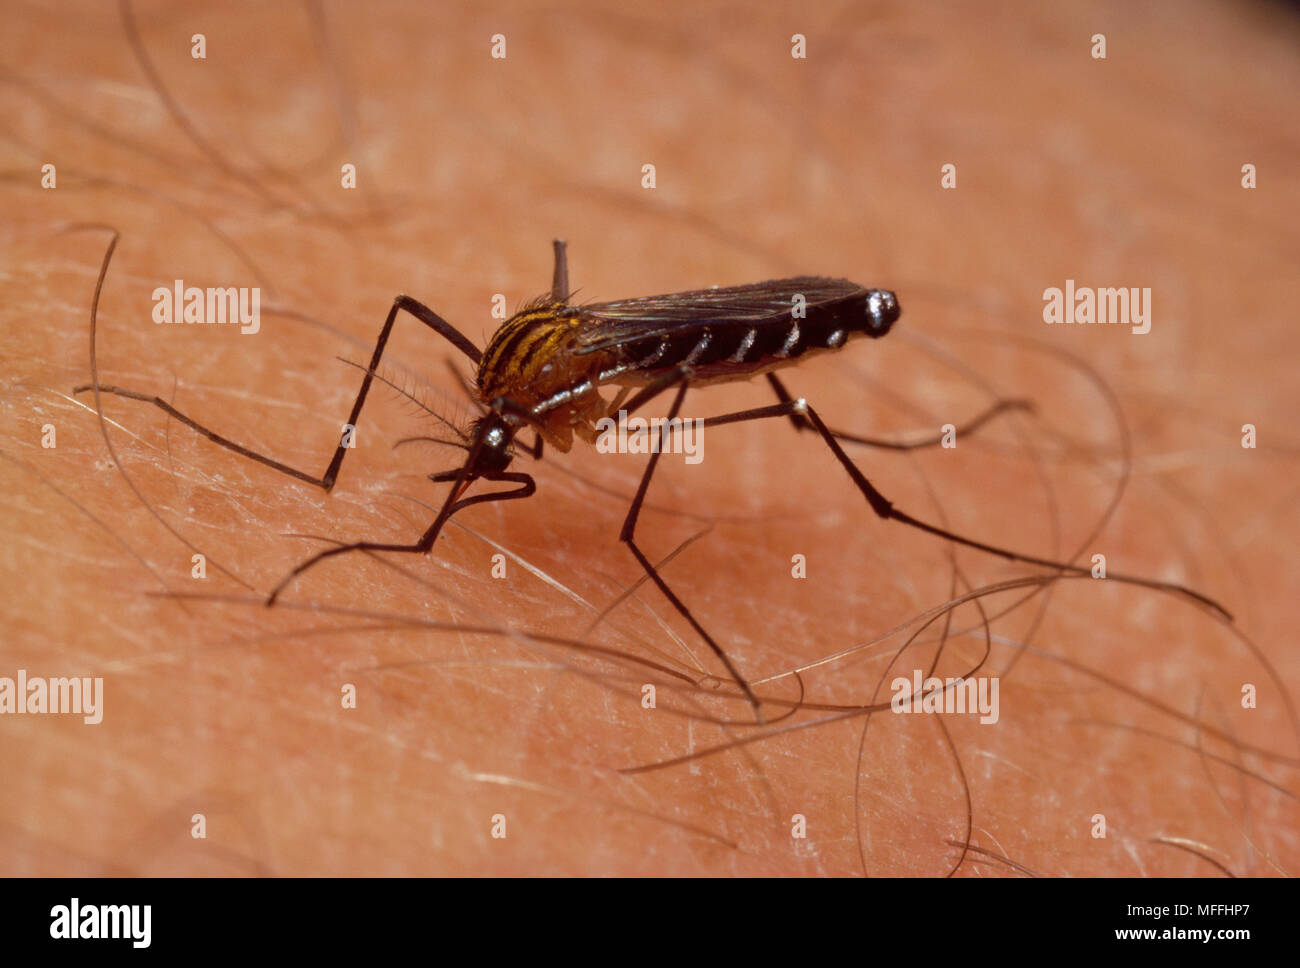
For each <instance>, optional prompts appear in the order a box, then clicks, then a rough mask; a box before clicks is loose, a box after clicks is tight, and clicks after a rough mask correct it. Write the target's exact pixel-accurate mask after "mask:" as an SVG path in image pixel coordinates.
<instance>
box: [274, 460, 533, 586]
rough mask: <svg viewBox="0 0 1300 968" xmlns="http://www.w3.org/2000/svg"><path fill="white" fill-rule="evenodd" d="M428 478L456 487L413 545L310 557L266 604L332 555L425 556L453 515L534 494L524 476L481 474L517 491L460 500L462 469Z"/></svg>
mask: <svg viewBox="0 0 1300 968" xmlns="http://www.w3.org/2000/svg"><path fill="white" fill-rule="evenodd" d="M429 477H430V478H431V479H433V480H435V481H446V480H454V481H456V485H455V486H454V487H452V489H451V493H450V494H448V495H447V500H446V501H445V502H444V503H443V506H442V510H441V511H439V512H438V517H437V518H435V519H434V522H433V524H431V525H429V528H428V530H426V531H425V532H424V534H422V535H421V536H420V540H419V541H417V542H415V543H414V544H385V543H383V542H378V541H354V542H353V543H351V544H345V545H338V546H336V547H333V548H327V549H326V550H324V551H321V552H318V553H317V554H314V555H312V556H311V557H310V558H307V559H306V560H304V561H302V562H300V563H299V564H298V566H297V567H296V568H294V570H293V571H291V572H289V574H287V575H285V576H284V578H283V579H281V581H280V583H279V584H278V585H276V586H275V588H273V589H272V590H271V594H270V595H268V596H267V599H266V604H267V605H274V604H275V600H276V599H277V598H279V597H280V593H281V592H282V591H284V589H285V588H287V587H288V585H289V583H290V582H292V581H293V580H294V579H295V578H297V577H298V576H299V575H301V574H302V573H303V572H305V571H307V570H308V569H310V568H314V567H315V566H316V565H318V564H320V563H321V562H322V561H324V560H325V559H326V558H333V557H334V556H336V555H342V554H347V553H348V552H352V551H400V552H405V553H408V554H426V553H427V552H429V551H431V550H432V549H433V545H434V542H436V541H437V540H438V534H439V532H441V531H442V528H443V525H445V524H446V523H447V522H448V521H449V520H450V519H451V516H452V515H453V514H455V513H456V512H458V511H462V510H464V509H465V508H467V507H470V506H472V505H475V504H483V503H485V502H487V501H513V500H517V499H518V498H524V497H531V496H532V494H533V493H534V492H535V491H536V490H537V484H536V482H535V481H534V480H533V478H532V477H531V476H530V475H528V474H522V473H515V472H510V471H502V472H501V473H497V474H484V475H483V480H486V481H507V482H509V483H512V484H518V485H520V486H519V487H517V488H515V489H514V490H511V491H494V492H492V493H490V494H476V495H475V496H474V497H468V498H463V499H461V498H460V495H461V494H463V493H464V490H465V487H467V486H468V485H469V484H470V483H472V479H471V478H470V477H469V476H468V475H466V473H465V469H464V468H461V469H460V470H456V471H446V472H443V473H442V474H430V475H429Z"/></svg>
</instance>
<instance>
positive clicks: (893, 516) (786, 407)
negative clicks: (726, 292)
mask: <svg viewBox="0 0 1300 968" xmlns="http://www.w3.org/2000/svg"><path fill="white" fill-rule="evenodd" d="M790 416H802V417H805V418H807V420H808V422H809V424H810V425H811V426H812V428H813V429H814V430H816V431H817V433H818V434H820V435H821V438H822V440H824V441H825V442H826V446H827V447H829V448H830V449H831V453H833V454H834V455H835V459H836V460H838V461H839V462H840V464H841V466H843V468H844V469H845V470H846V471H848V474H849V477H851V478H852V479H853V483H854V484H856V485H857V488H858V490H859V491H861V492H862V496H863V497H865V498H866V499H867V503H868V504H870V505H871V509H872V510H873V511H875V512H876V514H877V515H879V516H880V517H882V518H884V519H885V520H892V521H899V522H901V523H903V524H906V525H908V526H909V527H913V528H917V529H919V530H921V531H925V532H926V533H928V534H932V535H935V536H937V537H940V538H944V539H946V540H948V541H952V542H955V543H956V544H960V545H965V546H966V547H968V548H975V549H976V550H978V551H983V552H985V553H987V554H990V555H996V556H997V557H999V558H1005V559H1007V560H1008V561H1018V562H1022V563H1024V564H1028V565H1040V566H1042V567H1044V568H1053V569H1056V570H1057V571H1065V572H1069V573H1071V574H1075V575H1091V574H1092V571H1091V569H1088V568H1082V567H1080V566H1079V565H1071V564H1067V563H1066V562H1063V561H1052V560H1051V559H1049V558H1038V557H1035V556H1034V555H1023V554H1020V553H1019V552H1016V551H1010V550H1009V549H1007V548H999V547H998V546H997V545H991V544H986V543H985V542H983V541H975V540H974V539H972V538H965V537H962V536H961V535H959V534H956V533H954V532H952V531H949V530H947V529H946V528H940V527H937V526H936V525H933V524H928V523H927V522H925V521H922V520H920V519H918V518H914V517H912V516H911V515H910V514H907V513H906V512H904V511H900V510H899V509H898V508H896V507H894V505H893V503H892V502H890V501H889V500H888V499H886V498H885V496H884V495H883V494H881V493H880V492H879V491H878V490H876V488H875V487H874V486H873V485H872V483H871V482H870V481H868V480H867V478H866V477H865V476H864V475H863V473H862V472H861V471H860V470H858V468H857V465H856V464H854V463H853V461H851V460H850V459H849V456H848V454H846V453H844V448H842V447H841V446H840V444H839V441H838V440H836V439H835V434H834V433H832V432H831V431H830V430H829V429H828V428H827V426H826V425H825V424H824V423H822V419H821V417H819V416H818V415H817V411H815V410H813V408H812V407H810V406H808V403H807V401H805V400H802V399H799V400H790V401H789V402H785V403H778V404H775V405H773V406H770V407H758V408H756V409H754V410H744V411H740V412H738V413H729V414H723V415H721V416H718V417H709V418H707V419H706V420H705V421H704V426H705V427H713V426H721V425H722V424H729V423H742V422H744V421H747V420H762V419H765V418H768V417H787V418H788V417H790ZM1109 577H1110V578H1111V579H1113V580H1117V581H1122V582H1125V583H1126V584H1130V585H1139V586H1142V587H1144V588H1154V589H1157V590H1159V591H1164V592H1173V593H1176V594H1179V595H1185V596H1187V597H1188V598H1191V599H1194V600H1195V601H1197V602H1199V603H1201V604H1202V605H1208V606H1209V607H1210V608H1212V609H1214V610H1215V611H1216V612H1218V613H1219V614H1220V615H1222V616H1223V617H1224V618H1226V619H1227V620H1228V621H1232V615H1231V614H1230V613H1229V612H1228V611H1227V610H1226V609H1225V608H1224V607H1223V606H1222V605H1220V604H1219V603H1218V602H1216V601H1214V599H1212V598H1209V597H1207V596H1205V595H1202V594H1201V593H1200V592H1197V591H1194V590H1192V589H1190V588H1188V587H1186V586H1185V585H1179V584H1177V583H1175V582H1164V581H1156V580H1155V579H1153V578H1140V577H1138V576H1135V575H1124V574H1120V573H1118V572H1113V571H1112V572H1110V574H1109Z"/></svg>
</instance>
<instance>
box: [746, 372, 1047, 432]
mask: <svg viewBox="0 0 1300 968" xmlns="http://www.w3.org/2000/svg"><path fill="white" fill-rule="evenodd" d="M767 382H768V383H769V384H771V386H772V389H773V390H774V391H775V392H776V398H777V399H778V400H780V401H781V402H782V403H791V402H793V401H794V397H792V396H790V392H789V391H788V390H787V389H786V388H785V385H784V384H783V383H782V382H781V380H780V379H779V378H778V377H777V375H776V374H775V373H768V374H767ZM1008 410H1025V411H1028V412H1030V413H1032V412H1033V410H1034V402H1033V401H1032V400H1021V399H1007V400H999V401H998V402H997V403H995V404H994V405H993V406H991V407H989V408H988V409H987V410H985V411H984V412H983V413H981V414H980V415H979V416H977V417H975V419H973V420H971V421H970V422H969V423H967V424H966V425H965V426H962V427H958V428H957V431H956V433H957V436H958V437H964V436H966V435H967V434H970V433H974V432H975V431H976V430H978V429H979V428H980V427H982V426H984V425H985V424H986V423H988V422H989V421H990V420H992V419H993V418H994V417H996V416H997V415H998V414H1000V413H1004V412H1006V411H1008ZM790 422H791V423H792V424H794V426H795V429H796V430H815V429H816V428H815V427H813V425H812V423H811V422H809V420H808V419H807V418H806V417H804V416H802V415H801V414H798V413H792V414H790ZM831 436H833V437H834V438H835V439H836V440H847V441H849V442H850V443H854V444H865V445H866V446H868V447H879V448H881V449H882V450H920V449H921V448H923V447H937V446H938V445H939V444H941V443H943V439H944V436H945V435H944V434H936V435H935V436H933V437H927V438H926V439H925V440H915V441H910V442H908V443H899V442H898V441H894V440H882V439H881V438H879V437H859V436H856V435H855V434H846V433H844V432H842V431H839V430H832V431H831Z"/></svg>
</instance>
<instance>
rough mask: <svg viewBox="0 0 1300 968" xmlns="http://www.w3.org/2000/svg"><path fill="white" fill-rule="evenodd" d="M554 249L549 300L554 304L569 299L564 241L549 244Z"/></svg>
mask: <svg viewBox="0 0 1300 968" xmlns="http://www.w3.org/2000/svg"><path fill="white" fill-rule="evenodd" d="M551 245H552V246H553V247H554V248H555V271H554V272H553V273H552V274H551V298H552V299H554V300H555V301H556V302H567V301H568V299H569V256H568V252H567V250H566V243H565V241H564V239H555V240H554V241H552V242H551Z"/></svg>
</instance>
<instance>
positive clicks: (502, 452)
mask: <svg viewBox="0 0 1300 968" xmlns="http://www.w3.org/2000/svg"><path fill="white" fill-rule="evenodd" d="M470 439H471V440H474V441H479V440H480V439H481V441H482V442H481V444H479V446H478V455H477V456H476V457H475V458H474V466H473V467H472V468H470V472H471V473H472V474H474V475H475V476H479V475H482V474H499V473H501V472H502V471H504V470H505V469H506V468H507V467H509V466H510V462H511V461H512V460H514V457H515V447H514V441H515V428H514V427H513V426H511V424H510V423H509V422H508V421H507V420H506V418H505V417H504V416H502V415H501V414H500V413H496V412H495V411H494V412H491V413H488V414H487V415H486V416H483V417H480V418H479V419H478V420H476V421H474V426H473V428H472V430H471V431H470Z"/></svg>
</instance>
